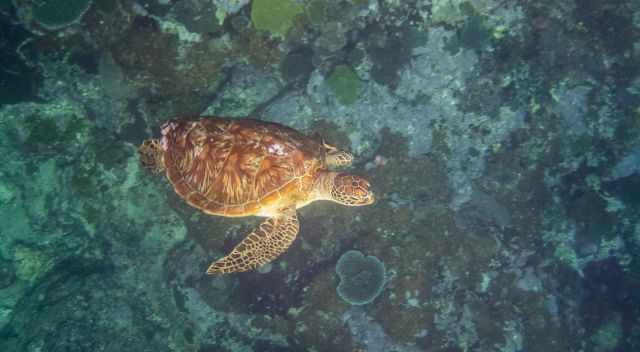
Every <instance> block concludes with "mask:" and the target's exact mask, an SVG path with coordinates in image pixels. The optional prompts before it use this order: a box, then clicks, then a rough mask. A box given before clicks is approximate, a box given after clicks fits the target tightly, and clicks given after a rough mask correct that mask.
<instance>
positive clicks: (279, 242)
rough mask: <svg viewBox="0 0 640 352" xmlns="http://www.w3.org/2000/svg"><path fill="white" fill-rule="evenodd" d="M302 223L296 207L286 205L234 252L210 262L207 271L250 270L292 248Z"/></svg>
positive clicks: (213, 272)
mask: <svg viewBox="0 0 640 352" xmlns="http://www.w3.org/2000/svg"><path fill="white" fill-rule="evenodd" d="M299 227H300V225H299V223H298V215H297V214H296V210H295V208H293V207H291V208H286V209H285V210H283V211H282V213H281V214H280V215H278V216H276V217H273V218H269V219H266V220H265V221H263V222H262V223H261V224H260V225H259V226H258V228H256V229H255V230H253V232H251V233H250V234H249V235H248V236H247V237H246V238H245V239H244V240H242V242H240V244H238V245H237V246H236V247H235V248H234V249H233V250H232V251H231V253H229V254H228V255H227V256H225V257H223V258H221V259H219V260H217V261H215V262H214V263H213V264H211V266H209V269H208V270H207V274H209V275H215V274H226V273H232V272H237V271H247V270H252V269H255V268H257V267H259V266H262V265H264V264H267V263H269V262H270V261H272V260H274V259H275V258H277V257H278V256H279V255H280V254H282V253H283V252H284V251H286V250H287V248H289V246H290V245H291V243H293V240H295V239H296V236H297V235H298V229H299Z"/></svg>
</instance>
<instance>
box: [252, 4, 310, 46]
mask: <svg viewBox="0 0 640 352" xmlns="http://www.w3.org/2000/svg"><path fill="white" fill-rule="evenodd" d="M303 10H304V8H303V6H302V5H301V4H299V3H297V2H296V1H294V0H254V1H253V2H252V3H251V20H252V21H253V25H254V26H255V27H256V29H258V30H263V31H268V32H271V33H272V34H275V35H278V36H281V37H284V36H285V34H287V31H288V30H289V28H291V26H292V25H293V23H294V19H295V17H296V16H298V15H299V14H302V13H303Z"/></svg>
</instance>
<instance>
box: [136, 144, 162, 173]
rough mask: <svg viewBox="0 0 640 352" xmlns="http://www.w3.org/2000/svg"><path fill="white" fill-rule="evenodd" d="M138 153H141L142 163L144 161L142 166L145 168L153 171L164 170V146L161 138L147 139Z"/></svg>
mask: <svg viewBox="0 0 640 352" xmlns="http://www.w3.org/2000/svg"><path fill="white" fill-rule="evenodd" d="M138 154H140V163H142V166H144V167H145V168H147V169H149V170H151V171H153V172H162V171H163V170H164V161H163V159H162V146H161V145H160V141H159V140H157V139H147V140H145V141H144V142H142V144H141V145H140V147H138Z"/></svg>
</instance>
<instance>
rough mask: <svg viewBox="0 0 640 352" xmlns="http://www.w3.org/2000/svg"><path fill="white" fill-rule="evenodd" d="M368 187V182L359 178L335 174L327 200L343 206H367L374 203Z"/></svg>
mask: <svg viewBox="0 0 640 352" xmlns="http://www.w3.org/2000/svg"><path fill="white" fill-rule="evenodd" d="M370 187H371V185H370V184H369V182H368V181H367V180H365V179H364V178H362V177H360V176H356V175H350V174H343V173H336V174H334V177H333V182H332V185H331V190H330V191H329V192H330V195H331V196H330V198H329V199H331V200H333V201H334V202H336V203H340V204H343V205H350V206H360V205H369V204H372V203H373V202H374V201H375V197H374V195H373V192H372V191H371V189H370Z"/></svg>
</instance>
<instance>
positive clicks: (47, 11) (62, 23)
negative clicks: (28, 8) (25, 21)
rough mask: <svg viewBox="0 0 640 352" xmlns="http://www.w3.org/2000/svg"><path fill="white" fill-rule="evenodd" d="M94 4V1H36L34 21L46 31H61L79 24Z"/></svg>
mask: <svg viewBox="0 0 640 352" xmlns="http://www.w3.org/2000/svg"><path fill="white" fill-rule="evenodd" d="M92 3H93V1H92V0H39V1H34V3H33V19H34V20H35V21H36V22H38V24H39V25H41V26H42V27H44V28H45V29H48V30H57V29H61V28H64V27H67V26H69V25H71V24H73V23H76V22H78V21H79V20H80V19H81V18H82V16H83V15H84V14H85V12H87V10H89V8H90V7H91V4H92Z"/></svg>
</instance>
